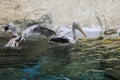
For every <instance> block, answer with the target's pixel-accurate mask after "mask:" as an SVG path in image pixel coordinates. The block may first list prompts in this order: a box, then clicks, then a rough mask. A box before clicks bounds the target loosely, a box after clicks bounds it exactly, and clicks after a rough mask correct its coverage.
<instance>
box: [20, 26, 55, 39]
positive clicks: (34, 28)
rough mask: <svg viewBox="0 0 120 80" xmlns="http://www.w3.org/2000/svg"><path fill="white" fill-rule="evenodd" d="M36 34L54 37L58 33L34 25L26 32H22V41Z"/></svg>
mask: <svg viewBox="0 0 120 80" xmlns="http://www.w3.org/2000/svg"><path fill="white" fill-rule="evenodd" d="M34 33H36V34H41V35H45V36H46V37H50V36H52V35H55V34H56V33H55V32H54V31H52V30H50V29H48V28H43V27H41V26H40V25H33V26H30V27H28V28H27V29H25V30H24V31H22V38H21V40H23V39H24V38H26V37H28V36H30V35H33V34H34Z"/></svg>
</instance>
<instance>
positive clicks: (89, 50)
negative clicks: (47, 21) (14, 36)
mask: <svg viewBox="0 0 120 80" xmlns="http://www.w3.org/2000/svg"><path fill="white" fill-rule="evenodd" d="M6 42H7V40H1V43H0V45H1V48H0V80H120V64H119V63H120V40H119V39H116V40H84V41H80V42H77V43H76V44H74V45H69V46H57V45H53V44H49V43H47V39H39V40H38V41H25V42H23V43H22V44H21V45H22V46H20V47H19V48H17V49H6V48H4V47H3V46H4V45H5V43H6Z"/></svg>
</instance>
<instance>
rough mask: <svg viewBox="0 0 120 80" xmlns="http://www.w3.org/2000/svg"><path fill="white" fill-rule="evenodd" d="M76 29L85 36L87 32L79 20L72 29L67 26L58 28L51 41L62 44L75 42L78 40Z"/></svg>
mask: <svg viewBox="0 0 120 80" xmlns="http://www.w3.org/2000/svg"><path fill="white" fill-rule="evenodd" d="M76 30H79V31H80V32H81V33H82V34H83V35H84V36H85V37H87V36H86V34H85V33H84V32H83V30H82V29H81V28H80V25H79V24H78V23H77V22H73V25H72V29H71V28H69V27H67V26H61V27H59V28H58V31H57V32H56V33H57V34H56V35H55V36H53V37H52V38H51V39H50V40H49V42H50V43H58V44H60V45H61V44H62V45H68V44H74V43H75V42H76V41H77V37H76Z"/></svg>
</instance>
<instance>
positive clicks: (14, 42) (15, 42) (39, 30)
mask: <svg viewBox="0 0 120 80" xmlns="http://www.w3.org/2000/svg"><path fill="white" fill-rule="evenodd" d="M4 30H5V31H7V30H10V31H11V32H12V33H13V38H12V39H10V40H9V41H8V43H7V44H6V45H5V47H18V46H19V44H20V43H21V42H22V41H23V40H25V38H27V37H29V36H31V35H33V34H41V35H45V36H46V37H50V36H53V35H56V33H55V32H54V31H53V30H50V29H48V28H44V27H41V26H40V25H32V26H30V27H28V28H26V29H25V30H23V31H22V32H21V35H18V32H17V30H16V28H15V25H14V24H13V23H12V22H8V23H7V24H6V25H5V26H4Z"/></svg>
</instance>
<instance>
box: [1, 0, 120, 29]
mask: <svg viewBox="0 0 120 80" xmlns="http://www.w3.org/2000/svg"><path fill="white" fill-rule="evenodd" d="M119 7H120V1H119V0H67V1H65V0H59V1H58V0H0V24H4V23H5V22H6V21H15V20H21V19H26V20H36V19H38V18H40V17H41V16H42V15H44V14H50V15H51V16H52V20H53V24H54V25H71V24H72V22H73V21H78V22H79V23H80V24H81V25H82V26H91V25H97V26H98V25H99V22H98V21H97V19H96V16H98V17H99V18H100V19H101V22H102V23H103V26H106V25H105V21H104V18H105V20H106V22H107V26H109V27H110V28H116V27H119V25H120V23H119V21H120V9H119Z"/></svg>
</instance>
